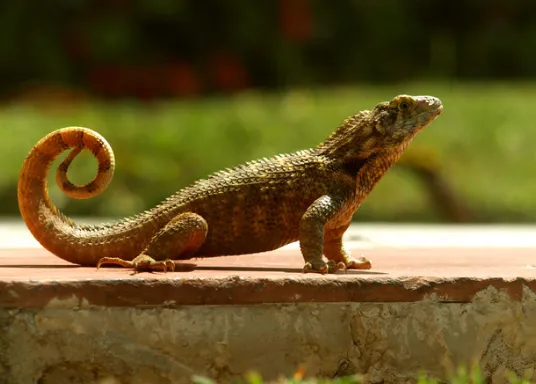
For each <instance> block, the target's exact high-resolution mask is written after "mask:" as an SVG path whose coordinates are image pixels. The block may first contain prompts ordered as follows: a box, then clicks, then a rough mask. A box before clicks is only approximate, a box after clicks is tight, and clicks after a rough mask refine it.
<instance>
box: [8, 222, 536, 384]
mask: <svg viewBox="0 0 536 384" xmlns="http://www.w3.org/2000/svg"><path fill="white" fill-rule="evenodd" d="M0 227H1V226H0ZM9 228H10V231H11V232H10V231H4V232H3V233H2V231H1V228H0V324H1V326H2V329H3V330H4V331H3V332H1V333H0V346H1V347H2V351H3V353H1V354H0V377H2V380H0V381H2V382H6V383H17V384H18V383H35V382H39V383H44V384H46V383H54V384H63V383H73V382H76V383H95V382H106V383H124V382H128V383H189V382H191V381H192V380H191V378H192V375H194V374H195V375H203V376H208V377H211V378H213V379H214V380H216V382H218V383H230V382H234V381H236V380H237V379H239V378H240V377H242V375H243V374H244V373H246V372H247V371H249V370H252V369H254V370H257V371H258V372H260V373H261V374H262V375H263V376H264V377H265V378H266V379H275V378H277V377H279V376H280V375H285V376H287V377H288V376H291V375H292V373H293V372H295V371H296V369H297V368H298V367H300V366H303V367H304V368H305V370H306V373H307V374H308V375H310V376H326V377H334V376H342V375H349V374H355V373H359V374H362V375H364V377H365V381H366V382H373V383H380V382H382V383H386V384H387V383H397V384H398V383H412V382H415V381H416V375H417V374H418V372H419V371H420V370H423V369H424V370H426V371H427V372H428V373H429V374H431V375H433V376H435V377H438V378H441V379H446V378H447V377H448V372H451V371H452V370H453V369H455V368H456V367H457V366H458V365H459V364H468V363H471V362H475V361H476V362H478V363H479V364H480V366H481V367H482V369H483V371H484V374H485V376H486V377H487V378H488V381H489V382H493V383H502V382H506V377H507V376H506V375H507V373H508V372H515V373H516V374H518V375H525V374H527V372H528V377H529V378H530V379H532V380H536V293H535V292H536V244H534V240H533V239H536V236H534V237H533V235H536V231H535V227H525V228H517V229H515V228H512V227H510V228H509V229H504V228H502V229H501V228H499V227H491V228H488V229H486V228H482V227H481V228H471V229H469V228H466V229H464V228H460V227H450V228H443V229H441V228H435V229H433V228H432V229H430V228H427V229H426V228H423V227H417V226H415V227H383V228H379V227H376V228H373V229H370V228H368V227H367V228H361V229H363V230H361V229H360V230H359V231H358V232H357V233H358V234H357V235H356V232H355V231H351V233H349V236H347V240H348V243H349V244H350V246H351V248H352V252H353V254H354V255H360V254H363V255H364V256H366V257H368V258H369V259H371V261H372V264H373V268H372V270H370V271H349V272H348V273H346V274H336V275H324V276H322V275H318V274H303V273H302V272H301V269H302V266H303V260H302V258H301V255H300V253H299V250H298V249H297V247H296V245H291V246H289V247H285V248H284V249H281V250H278V251H275V252H269V253H264V254H256V255H247V256H228V257H219V258H212V259H199V260H192V261H191V262H193V263H196V264H197V267H196V269H195V270H191V271H188V272H176V273H165V274H164V273H140V274H136V275H132V273H131V272H130V271H128V270H126V269H121V268H103V269H101V270H99V271H97V270H96V269H95V268H84V267H79V266H76V265H72V264H69V263H67V262H65V261H63V260H61V259H59V258H57V257H55V256H53V255H51V254H50V253H48V252H47V251H45V250H43V249H42V248H40V247H39V246H38V245H36V244H33V243H32V242H31V239H28V236H27V235H28V234H27V233H26V232H24V228H22V227H20V226H19V227H17V226H9ZM21 228H22V229H21ZM367 230H368V232H367ZM359 236H364V237H365V239H363V238H360V237H359ZM486 239H488V240H486ZM420 240H421V241H420ZM9 244H11V245H12V246H11V247H7V245H9ZM434 244H435V245H436V246H431V245H434ZM2 245H3V247H2Z"/></svg>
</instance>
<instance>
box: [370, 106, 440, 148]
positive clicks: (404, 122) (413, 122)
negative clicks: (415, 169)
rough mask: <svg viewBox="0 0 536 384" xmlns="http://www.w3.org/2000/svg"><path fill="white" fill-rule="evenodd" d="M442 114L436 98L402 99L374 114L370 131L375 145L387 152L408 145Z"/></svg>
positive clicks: (377, 109)
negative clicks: (392, 148) (387, 149)
mask: <svg viewBox="0 0 536 384" xmlns="http://www.w3.org/2000/svg"><path fill="white" fill-rule="evenodd" d="M442 111H443V105H442V104H441V100H439V99H438V98H436V97H433V96H409V95H399V96H396V97H395V98H393V99H392V100H391V101H386V102H383V103H380V104H378V105H376V107H374V109H373V110H372V111H371V114H370V118H371V119H372V121H371V122H372V124H371V128H372V130H373V131H375V132H373V134H374V136H376V137H375V139H376V140H375V141H376V144H377V145H379V146H382V147H384V148H389V147H397V146H400V145H402V144H404V143H408V142H409V141H411V139H412V138H413V137H414V136H415V135H416V134H417V133H419V132H420V131H421V130H422V129H423V128H425V127H426V126H427V125H429V124H430V123H431V122H432V121H433V120H434V119H435V118H436V117H437V116H439V114H440V113H441V112H442Z"/></svg>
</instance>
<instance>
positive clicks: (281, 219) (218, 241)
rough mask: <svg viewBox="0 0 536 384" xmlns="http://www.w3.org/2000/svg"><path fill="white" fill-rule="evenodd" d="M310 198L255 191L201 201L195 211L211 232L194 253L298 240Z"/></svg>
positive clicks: (245, 250) (250, 249)
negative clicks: (202, 202)
mask: <svg viewBox="0 0 536 384" xmlns="http://www.w3.org/2000/svg"><path fill="white" fill-rule="evenodd" d="M309 200H311V199H302V200H299V199H298V200H297V199H289V198H288V196H282V194H274V193H265V194H262V193H259V194H254V193H252V194H250V195H241V196H240V195H232V196H231V195H229V196H221V197H220V198H219V201H218V203H217V204H214V203H213V204H208V203H206V204H201V205H200V206H198V207H196V208H195V209H194V211H195V212H196V213H198V214H199V215H201V216H202V217H203V218H204V219H205V220H206V222H207V224H208V233H207V237H206V239H205V242H204V243H203V245H202V246H201V248H200V249H199V250H198V251H197V252H196V253H195V255H194V257H210V256H223V255H239V254H249V253H257V252H266V251H271V250H274V249H277V248H280V247H282V246H284V245H286V244H289V243H292V242H294V241H297V240H298V235H299V227H300V220H301V218H302V216H303V214H304V213H305V210H306V209H307V207H308V206H309V205H310V204H311V202H312V201H314V200H311V201H309Z"/></svg>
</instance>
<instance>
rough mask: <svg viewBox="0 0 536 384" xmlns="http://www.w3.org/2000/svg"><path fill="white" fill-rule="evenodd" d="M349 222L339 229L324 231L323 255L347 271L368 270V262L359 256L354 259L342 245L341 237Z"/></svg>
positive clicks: (369, 265) (369, 266) (369, 264)
mask: <svg viewBox="0 0 536 384" xmlns="http://www.w3.org/2000/svg"><path fill="white" fill-rule="evenodd" d="M349 226H350V221H349V222H348V223H346V224H344V225H342V226H340V227H337V228H333V229H329V230H326V232H325V234H324V237H325V238H324V255H325V256H326V257H327V258H328V260H333V261H334V262H336V263H343V264H344V266H345V268H347V269H370V268H371V266H372V265H371V263H370V261H369V260H368V259H367V258H365V257H363V256H361V257H360V258H358V259H356V258H353V257H352V256H351V254H350V251H348V249H346V247H345V246H344V244H343V241H342V237H343V235H344V233H345V232H346V230H347V229H348V227H349Z"/></svg>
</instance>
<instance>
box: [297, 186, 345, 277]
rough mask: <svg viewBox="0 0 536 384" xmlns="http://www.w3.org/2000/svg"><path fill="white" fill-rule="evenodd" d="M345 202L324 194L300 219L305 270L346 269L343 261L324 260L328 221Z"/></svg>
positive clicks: (330, 271)
mask: <svg viewBox="0 0 536 384" xmlns="http://www.w3.org/2000/svg"><path fill="white" fill-rule="evenodd" d="M342 203H343V200H342V199H339V198H336V197H332V196H329V195H324V196H322V197H320V198H318V199H316V200H315V201H314V202H313V204H311V205H310V206H309V208H307V211H305V214H304V215H303V217H302V219H301V221H300V234H299V240H300V249H301V252H302V256H303V258H304V260H305V266H304V267H303V271H304V272H309V271H311V272H319V273H322V274H324V273H334V272H336V271H337V270H339V269H344V268H345V265H344V264H343V263H337V262H336V261H334V260H330V262H329V263H326V262H325V261H324V260H322V255H323V250H324V230H325V225H326V223H327V222H328V221H329V220H330V219H331V218H333V216H335V214H336V213H337V212H338V211H339V209H340V208H341V206H342Z"/></svg>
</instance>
